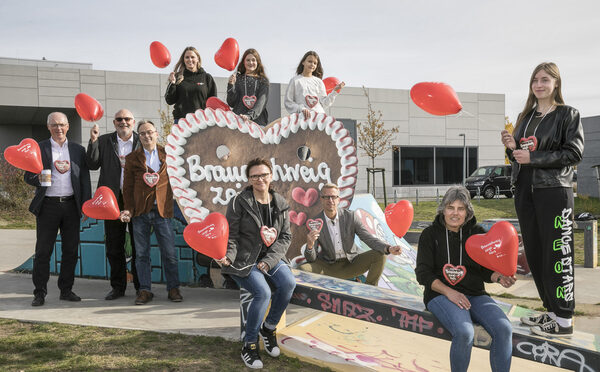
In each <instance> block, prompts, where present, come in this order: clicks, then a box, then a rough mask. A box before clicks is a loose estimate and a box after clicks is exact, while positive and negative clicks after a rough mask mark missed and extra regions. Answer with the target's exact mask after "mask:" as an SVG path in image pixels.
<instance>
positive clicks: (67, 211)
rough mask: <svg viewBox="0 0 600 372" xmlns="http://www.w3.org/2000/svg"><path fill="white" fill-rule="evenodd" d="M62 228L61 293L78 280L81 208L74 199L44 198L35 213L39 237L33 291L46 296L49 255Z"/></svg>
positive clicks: (69, 289) (34, 263) (34, 262)
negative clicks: (37, 212)
mask: <svg viewBox="0 0 600 372" xmlns="http://www.w3.org/2000/svg"><path fill="white" fill-rule="evenodd" d="M59 230H60V236H61V238H62V244H61V252H62V254H61V258H60V275H59V276H58V288H59V289H60V291H61V293H68V292H69V291H71V289H72V288H73V282H74V281H75V266H76V264H77V251H78V248H79V211H78V210H77V203H76V202H75V199H71V200H68V201H63V202H60V201H58V200H55V199H49V198H46V199H44V201H43V202H42V208H41V209H40V213H39V215H38V216H37V217H36V235H37V241H36V243H35V256H34V259H33V276H32V279H33V285H34V286H35V289H34V291H33V294H34V295H38V294H41V295H43V296H45V295H46V293H48V288H47V284H48V279H49V278H50V257H51V256H52V252H53V251H54V243H56V235H57V234H58V231H59Z"/></svg>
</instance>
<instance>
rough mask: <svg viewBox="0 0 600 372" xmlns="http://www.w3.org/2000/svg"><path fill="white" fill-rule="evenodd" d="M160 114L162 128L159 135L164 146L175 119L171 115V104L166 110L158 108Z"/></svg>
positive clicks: (159, 139)
mask: <svg viewBox="0 0 600 372" xmlns="http://www.w3.org/2000/svg"><path fill="white" fill-rule="evenodd" d="M158 114H159V115H160V123H161V124H162V125H161V129H160V132H159V135H158V142H159V143H160V144H161V145H162V146H164V145H165V144H166V143H167V136H168V135H169V133H171V127H172V126H173V123H174V119H173V115H171V106H167V108H166V109H164V110H158Z"/></svg>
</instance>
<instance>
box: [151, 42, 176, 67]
mask: <svg viewBox="0 0 600 372" xmlns="http://www.w3.org/2000/svg"><path fill="white" fill-rule="evenodd" d="M150 59H151V60H152V63H154V66H156V67H158V68H165V67H167V66H168V65H169V63H171V53H169V49H167V47H166V46H164V45H163V44H162V43H161V42H159V41H153V42H152V44H150Z"/></svg>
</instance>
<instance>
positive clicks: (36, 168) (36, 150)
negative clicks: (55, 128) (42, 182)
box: [4, 138, 44, 174]
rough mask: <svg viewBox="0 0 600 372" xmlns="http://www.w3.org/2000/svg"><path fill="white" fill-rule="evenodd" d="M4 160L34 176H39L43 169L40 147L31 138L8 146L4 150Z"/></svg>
mask: <svg viewBox="0 0 600 372" xmlns="http://www.w3.org/2000/svg"><path fill="white" fill-rule="evenodd" d="M4 159H6V161H7V162H9V163H10V164H11V165H12V166H14V167H17V168H19V169H23V170H25V171H28V172H31V173H34V174H39V173H40V172H41V171H42V169H44V165H43V164H42V155H41V152H40V146H39V145H38V143H37V142H35V140H33V139H31V138H25V139H24V140H23V141H21V143H19V144H18V145H15V146H8V147H7V148H6V150H4Z"/></svg>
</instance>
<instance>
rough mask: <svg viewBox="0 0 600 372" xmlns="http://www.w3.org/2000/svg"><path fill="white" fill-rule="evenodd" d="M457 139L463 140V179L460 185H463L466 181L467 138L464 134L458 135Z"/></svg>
mask: <svg viewBox="0 0 600 372" xmlns="http://www.w3.org/2000/svg"><path fill="white" fill-rule="evenodd" d="M458 136H459V137H462V138H463V179H462V184H463V186H464V185H465V180H466V179H467V136H466V135H465V134H464V133H460V134H459V135H458Z"/></svg>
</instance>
